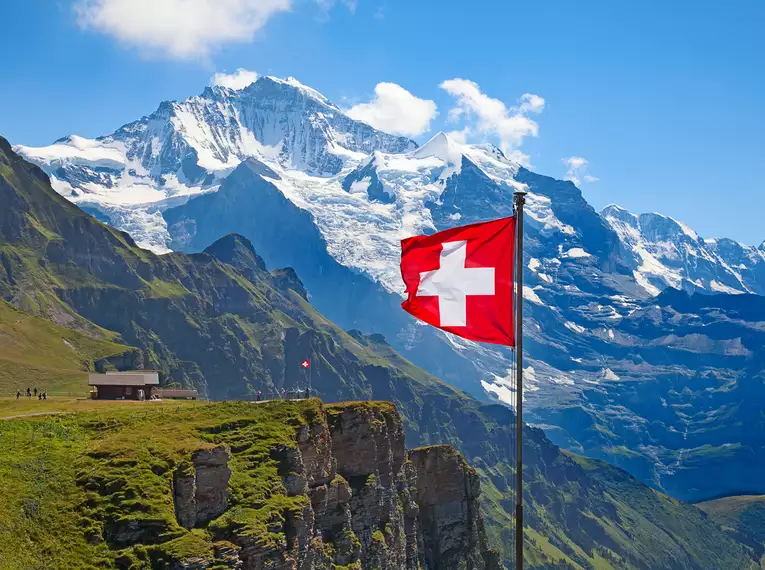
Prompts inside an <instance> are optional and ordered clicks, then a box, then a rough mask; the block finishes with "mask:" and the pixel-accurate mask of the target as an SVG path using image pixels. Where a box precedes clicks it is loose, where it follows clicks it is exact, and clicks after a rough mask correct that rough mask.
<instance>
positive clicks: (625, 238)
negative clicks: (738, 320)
mask: <svg viewBox="0 0 765 570" xmlns="http://www.w3.org/2000/svg"><path fill="white" fill-rule="evenodd" d="M601 216H602V217H603V218H604V219H605V220H606V221H607V222H608V223H609V224H610V226H611V227H612V228H613V230H614V231H615V232H616V233H617V235H618V236H619V239H620V241H621V242H622V248H623V250H624V251H625V253H626V254H627V255H625V256H624V257H625V258H626V259H629V258H630V257H631V258H632V259H633V260H635V261H634V267H633V269H634V273H635V276H636V278H637V279H638V281H639V282H640V283H641V284H642V285H643V287H644V288H645V289H647V290H648V291H649V292H651V293H653V294H657V293H658V292H660V291H661V290H663V289H664V288H666V287H667V286H670V287H673V288H675V289H685V290H689V291H702V292H710V293H745V292H757V293H763V292H765V287H763V285H762V283H763V281H762V279H763V277H764V276H765V252H763V250H761V249H757V248H754V247H751V246H747V245H744V244H741V243H739V242H736V241H734V240H730V239H725V238H722V239H717V238H715V239H701V238H700V237H699V235H698V234H697V233H696V232H695V231H694V230H693V229H691V228H690V227H689V226H688V225H686V224H684V223H683V222H680V221H678V220H675V219H674V218H671V217H670V216H666V215H664V214H659V213H656V212H651V213H646V214H640V215H635V214H632V213H630V212H629V211H627V210H625V209H624V208H621V207H619V206H616V205H613V204H612V205H610V206H607V207H606V208H604V209H603V211H602V212H601Z"/></svg>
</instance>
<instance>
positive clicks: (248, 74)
mask: <svg viewBox="0 0 765 570" xmlns="http://www.w3.org/2000/svg"><path fill="white" fill-rule="evenodd" d="M257 78H258V74H257V73H255V72H254V71H249V70H247V69H244V68H242V67H240V68H239V69H237V70H236V71H235V72H234V73H216V74H215V75H213V76H212V77H211V78H210V85H220V86H221V87H228V88H229V89H236V90H237V91H238V90H240V89H244V88H245V87H247V86H248V85H250V84H251V83H254V82H255V80H257Z"/></svg>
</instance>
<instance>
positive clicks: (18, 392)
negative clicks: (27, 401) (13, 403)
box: [16, 390, 21, 400]
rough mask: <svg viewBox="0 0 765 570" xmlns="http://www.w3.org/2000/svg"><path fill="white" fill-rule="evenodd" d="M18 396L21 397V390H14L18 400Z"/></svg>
mask: <svg viewBox="0 0 765 570" xmlns="http://www.w3.org/2000/svg"><path fill="white" fill-rule="evenodd" d="M19 398H21V391H19V390H16V399H17V400H18V399H19Z"/></svg>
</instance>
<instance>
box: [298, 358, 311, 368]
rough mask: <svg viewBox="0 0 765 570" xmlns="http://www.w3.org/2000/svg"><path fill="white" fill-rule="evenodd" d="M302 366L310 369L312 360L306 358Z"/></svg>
mask: <svg viewBox="0 0 765 570" xmlns="http://www.w3.org/2000/svg"><path fill="white" fill-rule="evenodd" d="M300 366H302V367H303V368H305V369H306V370H308V369H309V368H310V367H311V360H310V359H308V358H306V359H305V360H304V361H303V362H301V363H300Z"/></svg>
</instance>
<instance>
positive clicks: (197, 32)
mask: <svg viewBox="0 0 765 570" xmlns="http://www.w3.org/2000/svg"><path fill="white" fill-rule="evenodd" d="M290 6H291V1H290V0H130V2H125V1H124V0H78V2H77V3H76V4H75V5H74V10H75V12H76V14H77V21H78V23H79V25H80V26H81V27H83V28H88V29H93V30H96V31H99V32H102V33H104V34H107V35H109V36H113V37H114V38H116V39H118V40H119V41H121V42H123V43H125V44H127V45H130V46H136V47H138V48H140V49H141V50H143V51H145V52H147V53H149V54H161V55H166V56H169V57H173V58H178V59H193V58H200V57H201V58H204V57H206V56H209V55H210V54H211V53H212V52H213V51H215V50H216V49H217V48H219V47H221V46H222V45H225V44H228V43H241V42H248V41H251V40H252V38H253V36H254V34H255V33H256V32H257V31H258V30H260V28H262V27H263V26H264V25H265V24H266V22H268V20H269V19H270V18H271V17H272V16H274V15H275V14H277V13H279V12H284V11H287V10H289V9H290Z"/></svg>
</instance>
